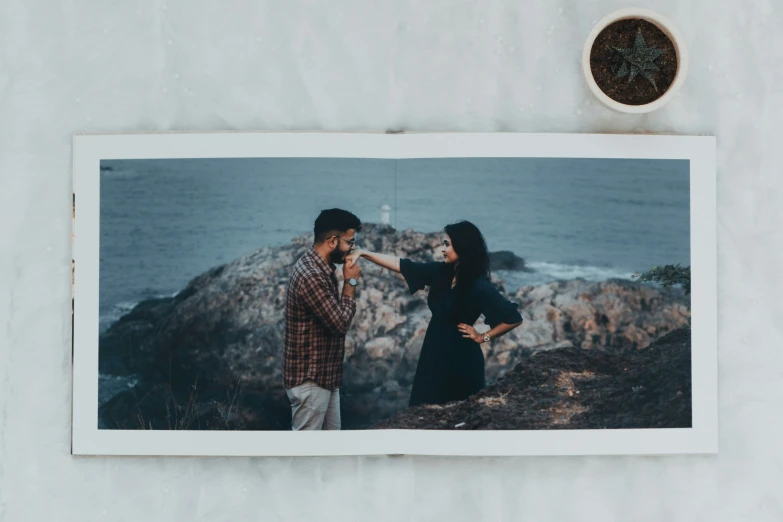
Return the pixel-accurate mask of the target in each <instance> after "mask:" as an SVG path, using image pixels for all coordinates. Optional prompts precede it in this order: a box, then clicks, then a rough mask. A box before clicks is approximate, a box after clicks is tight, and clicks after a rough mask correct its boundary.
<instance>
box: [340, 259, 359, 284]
mask: <svg viewBox="0 0 783 522" xmlns="http://www.w3.org/2000/svg"><path fill="white" fill-rule="evenodd" d="M351 255H353V254H351ZM361 273H362V268H361V267H360V266H359V263H356V262H349V261H348V258H347V257H346V258H345V263H343V279H345V280H346V281H348V280H349V279H351V278H354V279H359V276H360V275H361Z"/></svg>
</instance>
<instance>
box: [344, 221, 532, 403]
mask: <svg viewBox="0 0 783 522" xmlns="http://www.w3.org/2000/svg"><path fill="white" fill-rule="evenodd" d="M444 231H445V233H446V236H445V237H444V239H443V249H442V254H443V257H444V259H445V261H444V262H429V263H417V262H414V261H411V260H409V259H400V258H398V257H395V256H391V255H386V254H377V253H373V252H367V251H363V250H357V251H355V252H353V253H351V254H350V255H348V256H347V257H346V261H345V262H346V263H349V264H353V263H355V262H357V261H358V259H359V258H362V257H364V258H366V259H368V260H370V261H372V262H373V263H375V264H377V265H380V266H382V267H384V268H388V269H389V270H393V271H395V272H400V273H402V275H403V277H404V278H405V281H406V283H407V284H408V288H409V290H410V292H411V293H415V292H417V291H419V290H421V289H423V288H424V287H425V286H426V287H429V289H430V291H429V294H428V296H427V304H428V305H429V308H430V311H431V312H432V319H431V320H430V324H429V326H428V327H427V334H426V335H425V337H424V344H423V345H422V348H421V355H419V363H418V365H417V367H416V376H415V377H414V379H413V389H412V391H411V399H410V406H416V405H418V404H444V403H447V402H450V401H457V400H462V399H465V398H467V397H469V396H470V395H472V394H474V393H476V392H477V391H479V390H480V389H481V388H483V387H484V354H483V353H482V351H481V343H484V342H490V341H491V340H493V339H496V338H498V337H500V336H501V335H503V334H505V333H507V332H510V331H511V330H513V329H514V328H516V327H517V326H519V325H520V324H522V316H521V315H520V314H519V311H518V310H517V308H518V305H516V304H514V303H511V302H509V301H508V300H506V299H505V298H504V297H503V296H502V295H500V293H499V292H498V290H497V289H496V288H495V287H494V286H493V285H492V283H491V282H490V280H489V252H488V251H487V244H486V242H485V241H484V236H482V235H481V232H480V231H479V229H478V228H477V227H476V226H475V225H474V224H472V223H470V222H469V221H460V222H458V223H454V224H451V225H447V226H446V227H445V229H444ZM481 314H484V317H485V322H486V323H487V324H489V325H490V327H491V330H489V331H488V332H486V333H478V332H476V330H475V329H474V328H473V324H475V322H476V320H477V319H478V318H479V316H480V315H481Z"/></svg>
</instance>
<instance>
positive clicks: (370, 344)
mask: <svg viewBox="0 0 783 522" xmlns="http://www.w3.org/2000/svg"><path fill="white" fill-rule="evenodd" d="M361 240H362V241H363V244H362V247H363V248H367V249H370V250H374V251H379V252H385V253H395V254H396V255H398V256H401V257H409V258H412V259H415V260H422V261H423V260H432V259H438V258H439V242H440V234H424V233H420V232H415V231H410V230H408V231H402V232H397V231H394V230H393V229H391V228H389V227H384V226H378V225H371V224H370V225H366V226H365V228H364V230H363V232H362V234H361ZM311 243H312V238H311V237H310V236H303V237H298V238H295V239H294V240H293V241H292V242H291V244H290V245H288V246H283V247H274V248H271V247H270V248H261V249H259V250H257V251H256V252H253V253H251V254H248V255H247V256H244V257H241V258H239V259H237V260H236V261H234V262H232V263H230V264H228V265H223V266H220V267H216V268H214V269H212V270H209V271H207V272H205V273H204V274H202V275H200V276H198V277H196V278H195V279H193V280H192V281H191V282H190V283H189V284H188V285H187V287H186V288H185V289H183V290H182V291H181V292H180V293H179V294H178V295H177V296H175V297H173V298H168V299H156V300H150V301H145V302H143V303H140V304H139V305H138V306H136V307H135V308H134V309H133V310H132V311H131V312H129V313H128V314H127V315H125V316H124V317H122V318H121V319H120V320H119V321H118V322H117V323H115V324H114V325H113V326H112V327H111V328H110V329H109V330H108V331H107V332H106V333H105V334H104V335H102V336H101V339H100V351H99V354H100V355H99V364H100V371H101V372H102V373H104V374H112V375H129V374H135V375H138V376H139V383H138V384H137V386H136V387H135V388H134V389H132V390H129V391H127V392H123V393H120V394H118V395H117V396H115V397H114V398H112V399H111V400H109V401H108V402H107V403H106V404H104V405H103V406H102V407H101V410H100V414H101V417H102V420H103V422H104V424H105V425H107V426H108V427H110V428H139V427H142V426H143V427H146V428H149V427H150V426H151V427H153V428H157V429H168V428H169V427H171V426H172V425H173V426H174V427H181V428H184V427H187V428H202V429H203V428H218V429H228V428H244V429H287V427H288V425H289V423H290V414H289V409H288V401H287V399H286V397H285V393H284V390H283V388H282V367H281V359H280V358H281V354H282V347H283V327H284V324H283V313H284V307H285V291H286V286H287V283H288V277H289V273H290V269H291V266H292V265H293V264H294V263H295V262H296V260H297V259H298V258H299V257H300V256H301V255H302V254H303V253H304V252H305V250H306V249H307V248H309V245H310V244H311ZM338 272H339V270H338ZM338 278H339V274H338ZM495 283H496V284H497V285H498V286H499V288H500V289H501V291H503V292H505V289H504V288H503V283H502V282H501V281H500V280H497V279H496V280H495ZM508 297H509V298H510V299H512V300H515V301H516V302H518V303H519V304H520V309H521V311H522V315H523V317H524V319H525V322H524V323H523V325H522V326H521V327H519V328H517V329H516V330H514V331H513V332H511V333H510V334H508V335H507V336H505V337H503V338H501V339H498V340H496V341H494V342H493V343H491V346H489V345H486V346H483V348H484V351H485V355H486V358H487V379H488V381H490V382H492V381H494V380H496V379H498V378H499V377H502V376H503V375H504V374H505V372H507V371H508V370H509V369H510V368H512V367H513V366H514V365H515V364H516V363H517V362H518V361H519V360H522V359H523V358H525V357H527V356H529V355H530V354H531V353H533V352H537V351H542V350H551V349H557V348H563V347H567V346H572V347H576V348H579V349H588V350H606V351H608V352H624V351H633V350H638V349H640V348H643V347H645V346H647V345H648V344H649V343H650V342H651V341H652V340H654V339H656V338H657V337H659V336H660V335H663V334H665V333H666V332H668V331H670V330H671V329H673V328H675V327H677V326H680V325H682V324H685V323H686V322H687V320H688V318H689V315H690V312H689V306H688V301H687V297H686V296H684V295H683V294H682V292H681V291H677V290H667V291H661V290H657V289H654V288H650V287H645V286H641V285H638V284H636V283H632V282H624V281H609V282H603V283H592V282H586V281H582V280H575V281H567V282H556V283H551V284H547V285H543V286H538V287H526V288H522V289H520V290H519V291H517V292H516V293H515V294H513V295H509V296H508ZM429 317H430V312H429V310H428V308H427V306H426V294H425V293H424V292H419V293H418V294H417V295H414V296H411V295H410V294H409V293H408V291H407V288H406V286H405V284H404V281H403V280H402V278H401V276H400V275H399V274H394V273H392V272H389V271H386V270H384V269H381V268H379V267H377V266H375V265H372V264H370V263H367V262H364V263H363V275H362V283H361V286H360V288H359V291H358V293H357V314H356V317H355V318H354V321H353V325H352V327H351V330H350V331H349V334H348V336H347V339H346V363H345V374H344V379H343V388H342V390H341V399H342V409H343V424H344V426H345V427H346V428H352V427H353V428H357V427H366V426H368V425H370V424H372V423H374V422H377V421H379V420H381V419H384V418H388V417H390V416H391V415H393V414H394V413H395V412H397V411H398V410H400V409H401V408H404V407H406V406H407V401H408V396H409V394H410V386H411V382H412V379H413V375H414V372H415V368H416V363H417V360H418V355H419V352H420V350H421V344H422V341H423V338H424V333H425V331H426V328H427V325H428V322H429ZM478 328H479V329H480V327H478Z"/></svg>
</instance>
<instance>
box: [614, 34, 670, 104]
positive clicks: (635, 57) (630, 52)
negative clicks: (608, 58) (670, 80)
mask: <svg viewBox="0 0 783 522" xmlns="http://www.w3.org/2000/svg"><path fill="white" fill-rule="evenodd" d="M613 49H614V50H615V51H617V54H616V55H615V59H614V61H613V63H612V72H614V73H615V74H616V77H617V78H623V77H625V76H628V82H630V81H631V80H633V79H634V78H635V77H636V75H641V76H644V77H645V78H646V79H647V81H649V82H650V83H651V84H652V86H653V88H654V89H655V90H656V91H657V90H658V87H657V86H656V85H655V78H654V77H653V73H654V72H656V71H658V66H657V65H656V64H655V60H657V59H658V57H659V56H660V55H661V54H662V53H663V50H661V49H653V48H652V47H647V42H645V41H644V36H642V30H641V29H639V30H638V31H637V32H636V40H635V41H634V44H633V47H632V48H630V49H621V48H620V47H613Z"/></svg>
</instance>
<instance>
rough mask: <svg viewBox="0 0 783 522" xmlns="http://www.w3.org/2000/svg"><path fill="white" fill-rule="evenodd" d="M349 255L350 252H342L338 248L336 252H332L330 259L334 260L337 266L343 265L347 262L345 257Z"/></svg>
mask: <svg viewBox="0 0 783 522" xmlns="http://www.w3.org/2000/svg"><path fill="white" fill-rule="evenodd" d="M347 255H348V252H343V251H342V250H340V247H339V246H338V247H337V248H335V249H334V250H332V253H331V254H329V258H330V259H331V260H332V263H334V264H335V265H342V264H343V263H344V262H345V257H346V256H347Z"/></svg>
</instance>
